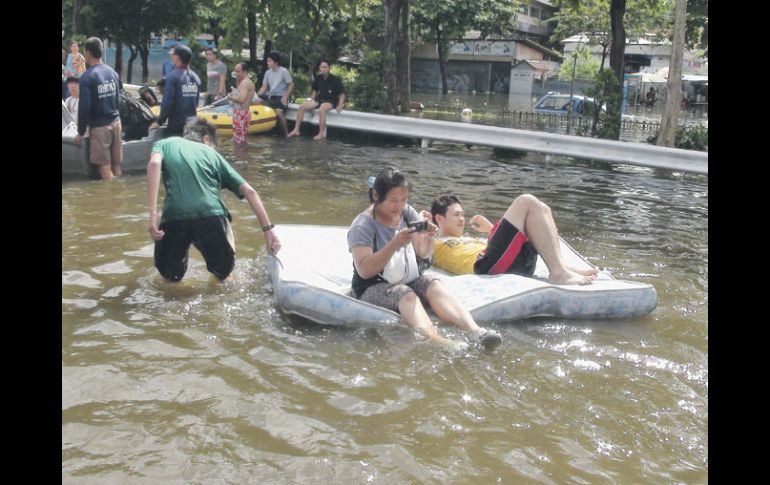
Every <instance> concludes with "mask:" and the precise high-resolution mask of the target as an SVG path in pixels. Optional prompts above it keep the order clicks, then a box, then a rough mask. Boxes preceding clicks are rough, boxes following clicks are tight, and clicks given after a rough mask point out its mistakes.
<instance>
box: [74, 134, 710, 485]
mask: <svg viewBox="0 0 770 485" xmlns="http://www.w3.org/2000/svg"><path fill="white" fill-rule="evenodd" d="M330 133H331V131H330ZM331 136H332V138H331V139H330V140H329V141H328V142H325V143H323V142H320V143H319V142H313V141H312V140H310V139H309V138H308V137H307V136H303V137H302V138H301V139H294V140H291V141H288V142H287V141H285V140H281V139H278V138H277V137H253V138H252V139H251V146H250V148H249V152H250V153H249V155H248V160H247V161H246V162H235V163H234V164H235V166H236V168H237V169H238V170H239V171H240V172H241V173H242V174H244V175H245V177H246V179H247V180H249V181H250V182H251V183H252V184H253V185H254V186H255V188H256V189H257V190H258V191H259V192H260V194H261V196H262V198H263V200H265V202H266V205H267V207H268V210H269V212H270V215H271V217H272V219H273V221H275V222H277V223H311V224H312V223H316V224H333V225H348V224H349V223H350V221H351V220H352V219H353V217H354V216H355V215H356V214H357V213H358V212H359V211H361V210H362V208H363V207H365V205H366V203H367V202H366V193H365V188H366V177H367V176H369V175H372V174H376V173H377V171H378V170H379V169H380V168H381V167H382V166H384V165H386V164H388V165H393V166H396V167H399V168H401V169H403V170H406V171H407V172H408V173H409V174H410V175H411V177H412V181H413V183H414V185H415V187H416V192H415V193H414V196H413V198H412V200H411V202H412V203H413V204H414V205H415V206H416V207H418V208H419V207H425V206H426V204H427V203H428V202H429V201H430V200H431V198H432V196H433V195H435V194H436V193H437V192H438V191H440V190H443V189H447V188H451V189H453V190H454V191H455V192H456V193H457V194H458V195H459V196H460V197H461V198H462V199H463V200H464V201H465V203H466V210H467V211H468V212H469V213H471V214H473V213H476V212H481V213H484V214H487V215H489V216H497V215H499V214H501V213H502V212H503V210H504V209H505V208H506V207H507V205H508V203H509V202H510V201H511V200H512V198H513V197H515V196H517V195H519V194H521V193H524V192H531V193H534V194H536V195H538V196H539V197H541V198H542V199H543V200H544V201H546V202H547V203H548V204H550V205H551V206H552V207H553V209H554V213H555V214H556V220H557V223H558V224H559V226H560V228H561V232H562V235H563V236H564V238H565V239H566V240H567V241H569V242H570V243H571V244H572V245H573V246H574V247H575V248H576V249H577V250H578V251H579V252H581V253H582V254H584V255H585V256H586V257H588V258H589V259H590V260H592V261H594V262H595V263H597V264H599V265H600V266H603V267H606V268H608V269H609V270H610V271H611V272H613V273H614V274H615V275H616V276H617V277H619V278H627V279H633V280H636V281H644V282H649V283H652V284H653V285H655V288H656V289H657V292H658V298H659V301H658V308H657V309H656V310H655V311H654V312H653V313H652V314H650V315H648V316H646V317H643V318H638V319H633V320H603V321H602V320H566V319H557V318H539V319H534V320H527V321H520V322H515V323H511V324H506V325H499V326H498V327H497V329H498V330H499V331H500V332H501V333H502V334H503V337H504V339H505V341H504V344H503V346H502V347H500V348H499V349H497V350H496V351H494V352H491V353H483V352H479V351H472V352H470V353H469V354H468V355H455V354H450V353H447V352H444V351H441V350H438V349H435V348H433V347H430V346H428V345H425V344H420V343H417V342H415V341H414V339H413V338H412V335H411V334H410V333H409V332H407V331H398V330H390V331H382V332H372V331H363V330H355V329H344V328H331V327H322V326H318V325H314V324H310V323H307V322H301V321H294V320H290V319H289V318H287V317H285V316H282V315H281V314H280V313H279V312H278V311H277V310H276V308H275V307H274V305H273V302H272V299H271V291H270V280H269V277H268V275H267V273H266V271H265V268H264V263H265V251H264V247H263V238H262V236H261V232H260V230H259V228H258V227H257V226H258V223H257V221H256V218H255V217H254V216H253V215H252V214H251V212H250V211H249V208H248V205H247V204H246V203H245V202H242V203H241V202H238V201H236V199H235V198H234V197H233V196H232V195H230V194H229V193H227V194H226V196H225V197H226V202H227V203H228V204H229V206H230V208H231V210H232V212H233V215H234V218H235V223H234V230H235V234H236V240H237V249H238V251H237V256H238V260H237V262H236V269H235V273H234V276H235V278H236V284H235V286H234V287H232V288H225V287H222V286H219V285H213V286H212V285H210V284H209V282H208V273H207V272H206V270H205V267H204V266H203V262H202V259H201V258H200V255H199V254H198V253H197V252H196V251H195V250H192V251H191V269H190V271H189V272H188V274H187V276H186V278H185V280H184V282H183V283H182V284H180V285H178V286H175V287H174V286H169V285H166V284H164V283H163V282H162V281H161V280H160V278H159V277H158V275H157V272H156V270H155V269H154V267H153V264H152V243H151V240H150V238H149V236H148V234H147V231H146V227H147V206H146V199H147V196H146V186H145V180H144V177H143V176H141V175H132V176H128V177H124V178H122V179H121V180H119V181H117V182H115V183H111V184H102V183H100V182H95V181H67V182H63V183H62V479H63V482H64V483H77V484H81V483H100V484H101V483H237V484H241V483H329V484H331V483H350V484H354V483H363V484H367V483H382V484H393V483H547V484H561V483H592V484H594V483H608V484H609V483H613V484H614V483H706V482H707V472H708V458H707V455H708V232H707V231H708V179H707V178H705V177H699V176H693V175H681V174H670V173H664V172H655V171H652V170H648V169H644V168H637V167H630V166H616V167H609V166H607V165H605V164H591V163H589V162H584V161H572V160H569V159H565V158H554V159H550V158H549V160H548V161H545V159H544V157H543V156H541V155H528V156H527V157H526V158H522V159H506V158H502V157H501V156H499V155H495V154H494V153H493V152H492V151H491V150H489V149H485V148H471V149H467V148H465V147H462V146H451V145H437V146H435V147H433V148H431V149H428V150H426V151H422V150H420V149H419V148H414V147H402V146H396V145H388V146H385V145H378V146H372V145H363V144H351V143H348V142H344V141H340V138H339V137H335V136H334V134H333V133H332V134H331ZM222 150H223V151H224V152H227V153H228V154H229V152H230V146H229V144H225V145H223V147H222ZM228 156H229V155H228ZM308 243H309V245H310V244H312V241H309V242H308ZM319 257H323V255H319ZM443 331H445V332H447V333H450V334H455V333H454V332H453V331H452V329H451V328H450V329H448V328H444V330H443ZM457 338H463V337H462V336H461V335H457Z"/></svg>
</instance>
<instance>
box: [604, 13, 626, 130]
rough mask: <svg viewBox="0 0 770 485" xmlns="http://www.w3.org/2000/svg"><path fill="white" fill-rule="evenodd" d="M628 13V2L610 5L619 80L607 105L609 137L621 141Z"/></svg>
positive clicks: (614, 65)
mask: <svg viewBox="0 0 770 485" xmlns="http://www.w3.org/2000/svg"><path fill="white" fill-rule="evenodd" d="M625 13H626V0H612V3H611V4H610V22H611V25H612V47H611V48H610V68H611V69H612V72H614V73H615V75H616V76H617V78H618V84H617V85H616V86H615V89H613V90H612V91H614V94H615V96H610V97H609V101H610V102H609V103H608V105H607V125H606V127H607V128H608V129H609V131H608V132H607V133H608V135H607V137H608V138H610V139H612V140H618V139H620V120H621V116H620V115H621V113H622V111H623V70H624V55H625V52H626V28H625V26H624V25H623V15H624V14H625Z"/></svg>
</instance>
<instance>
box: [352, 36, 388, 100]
mask: <svg viewBox="0 0 770 485" xmlns="http://www.w3.org/2000/svg"><path fill="white" fill-rule="evenodd" d="M381 69H382V54H381V53H380V51H376V50H372V51H368V52H367V53H366V54H365V55H364V60H363V62H361V66H359V68H358V76H357V77H356V79H355V82H354V83H353V84H352V85H350V86H348V85H347V84H346V85H345V88H346V89H347V91H348V93H349V95H350V97H351V98H352V99H353V100H354V103H355V107H356V109H358V110H360V111H370V112H380V111H382V110H383V108H384V107H385V102H386V100H387V99H386V93H385V89H384V87H383V84H382V76H381V74H380V72H381Z"/></svg>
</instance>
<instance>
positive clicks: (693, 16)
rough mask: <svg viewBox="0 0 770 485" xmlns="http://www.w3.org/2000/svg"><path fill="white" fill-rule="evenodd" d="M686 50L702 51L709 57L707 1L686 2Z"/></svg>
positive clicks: (692, 0)
mask: <svg viewBox="0 0 770 485" xmlns="http://www.w3.org/2000/svg"><path fill="white" fill-rule="evenodd" d="M685 24H686V26H687V33H686V35H685V38H686V39H687V44H686V45H687V48H688V49H703V50H704V51H705V55H706V58H708V56H709V2H708V0H687V21H686V23H685Z"/></svg>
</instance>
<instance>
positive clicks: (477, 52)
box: [449, 40, 514, 57]
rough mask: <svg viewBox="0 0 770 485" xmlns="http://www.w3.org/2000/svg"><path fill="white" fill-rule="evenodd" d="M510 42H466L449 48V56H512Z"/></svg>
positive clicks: (511, 43)
mask: <svg viewBox="0 0 770 485" xmlns="http://www.w3.org/2000/svg"><path fill="white" fill-rule="evenodd" d="M513 45H514V43H513V42H512V41H497V40H468V41H465V42H459V43H457V44H455V45H453V46H452V47H450V48H449V53H450V54H465V55H474V56H504V57H508V56H511V55H513Z"/></svg>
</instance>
